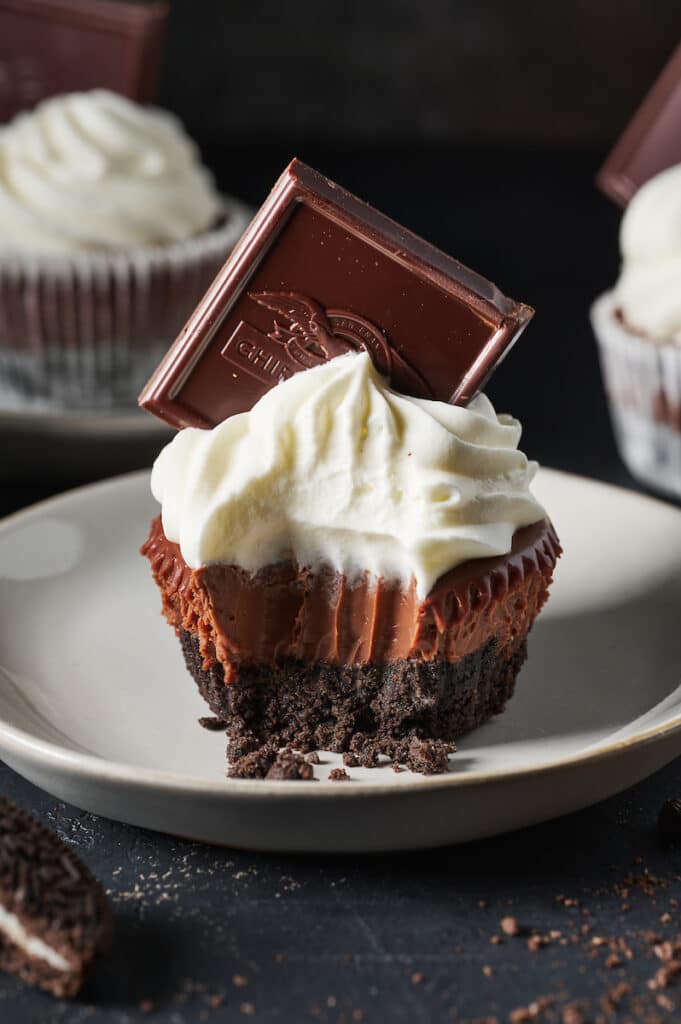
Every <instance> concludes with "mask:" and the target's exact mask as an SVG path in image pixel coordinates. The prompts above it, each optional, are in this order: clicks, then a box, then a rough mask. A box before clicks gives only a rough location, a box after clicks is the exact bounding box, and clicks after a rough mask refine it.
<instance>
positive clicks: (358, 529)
mask: <svg viewBox="0 0 681 1024" xmlns="http://www.w3.org/2000/svg"><path fill="white" fill-rule="evenodd" d="M532 312H533V311H532V310H531V309H530V308H529V307H527V306H525V305H523V304H522V303H517V302H514V301H513V300H512V299H509V298H507V297H506V296H504V295H503V294H502V293H501V292H500V291H499V289H498V288H496V286H495V285H493V284H492V283H491V282H489V281H486V280H485V279H484V278H482V277H480V275H478V274H476V273H475V272H473V271H471V270H469V269H468V268H466V267H464V266H462V265H461V264H460V263H458V262H457V261H456V260H453V259H451V257H449V256H446V255H444V254H443V253H441V252H439V251H438V250H436V249H434V248H433V247H432V246H430V245H429V244H428V243H427V242H424V241H423V240H422V239H419V238H417V237H416V236H414V235H412V234H411V233H410V232H408V231H406V230H405V229H404V228H402V227H400V226H399V225H397V224H395V223H393V222H392V221H390V220H389V219H388V218H387V217H385V216H384V215H382V214H380V213H378V212H377V211H376V210H373V209H372V208H371V207H368V206H367V205H366V204H364V203H362V202H361V201H360V200H358V199H356V198H355V197H354V196H351V195H350V194H349V193H347V192H345V191H344V190H343V189H341V188H339V186H338V185H336V184H335V183H334V182H330V181H329V180H328V179H326V178H324V177H323V176H322V175H319V174H317V172H316V171H313V170H311V169H310V168H308V167H305V165H303V164H301V163H300V162H299V161H293V163H292V164H291V165H290V166H289V167H288V168H287V170H286V171H285V172H284V174H283V175H282V177H281V179H280V180H279V182H278V183H277V184H276V186H275V188H274V189H273V191H272V194H271V195H270V197H269V198H268V200H267V201H266V202H265V204H264V206H263V207H262V209H261V210H260V212H259V213H258V214H257V215H256V217H255V219H254V221H253V223H252V224H251V226H250V228H248V229H247V231H246V232H245V234H244V236H243V238H242V240H241V242H240V243H239V245H238V246H237V248H236V249H235V251H234V253H233V254H232V256H231V257H230V259H229V260H228V261H227V263H226V264H225V266H224V268H223V270H222V271H221V272H220V274H219V275H218V277H217V278H216V280H215V282H214V284H213V286H212V287H211V289H210V290H209V292H208V293H207V295H206V297H205V298H204V300H203V301H202V302H201V303H200V305H199V306H198V308H197V310H196V311H195V313H194V315H193V316H192V318H191V319H190V321H189V323H188V324H187V327H186V328H185V330H184V331H183V333H182V334H181V335H180V337H179V338H178V340H177V341H176V343H175V345H174V346H172V347H171V349H170V350H169V352H168V354H167V355H166V357H165V358H164V360H163V362H162V364H161V365H160V366H159V368H158V370H157V372H156V374H155V375H154V376H153V377H152V379H151V381H150V382H149V383H148V384H147V386H146V388H145V389H144V391H143V393H142V395H141V396H140V404H141V405H143V406H144V407H145V408H147V409H148V410H149V411H151V412H153V413H155V414H156V415H159V416H161V417H162V418H164V419H166V420H167V422H169V423H171V424H172V425H174V426H176V427H181V428H186V429H184V430H181V431H180V434H179V435H177V437H176V438H175V440H174V441H173V442H171V444H170V445H168V446H167V447H166V449H164V451H163V452H162V453H161V455H160V456H159V459H158V460H157V463H156V464H155V467H154V472H153V475H152V489H153V490H154V494H155V495H156V497H157V498H158V500H159V501H160V502H161V504H162V507H163V515H162V517H159V518H157V519H155V520H154V522H153V523H152V526H151V532H150V535H149V538H148V540H147V541H146V543H145V544H144V546H143V548H142V553H143V554H144V555H146V557H147V558H148V559H149V561H150V563H151V568H152V572H153V576H154V579H155V581H156V584H157V585H158V587H159V589H160V591H161V594H162V606H163V613H164V615H165V617H166V619H167V620H168V622H169V624H170V625H171V626H172V627H173V629H174V630H175V632H176V634H177V636H178V638H179V640H180V643H181V645H182V650H183V653H184V658H185V662H186V665H187V668H188V670H189V672H190V673H191V675H192V676H193V678H194V680H195V681H196V684H197V686H198V688H199V691H200V693H201V694H202V696H203V697H204V699H205V700H206V702H207V704H208V706H209V707H210V710H211V711H212V713H213V714H214V715H215V716H216V717H217V719H218V720H220V721H221V722H224V723H225V726H226V731H227V735H228V737H229V741H230V743H229V756H230V758H231V760H232V774H234V775H236V776H237V777H244V776H259V777H264V776H266V775H268V773H269V775H268V777H270V778H275V777H279V778H283V777H286V778H305V777H309V775H310V774H311V773H310V772H307V771H305V770H301V765H300V764H298V763H297V762H295V761H292V760H291V755H290V754H289V755H287V758H288V760H287V762H286V766H285V768H280V767H274V768H273V765H274V762H275V759H276V757H277V753H278V751H279V750H280V748H287V749H290V750H292V751H302V752H306V751H312V750H315V749H316V748H322V749H327V750H332V751H336V752H344V753H346V754H349V755H352V756H351V757H350V758H349V759H348V761H347V763H348V764H355V765H356V764H359V765H362V766H374V765H376V764H378V763H379V755H386V756H387V757H389V758H391V759H392V760H393V761H394V762H397V763H402V764H406V765H408V766H409V767H410V768H412V770H415V771H421V772H441V771H445V770H446V768H447V756H448V753H449V752H451V751H452V750H453V749H454V741H455V739H456V738H457V737H458V736H461V735H462V734H463V733H466V732H468V731H469V730H471V729H474V728H476V727H477V726H479V725H481V724H482V723H483V722H485V721H487V720H488V719H489V718H490V717H491V716H492V715H494V714H495V713H498V712H499V711H501V710H502V709H503V708H504V705H505V703H506V701H507V700H508V699H509V698H510V696H511V695H512V693H513V689H514V686H515V682H516V677H517V675H518V672H519V670H520V667H521V665H522V664H523V662H524V660H525V657H526V653H527V635H528V632H529V630H530V628H531V626H532V623H533V622H534V620H535V618H536V616H537V614H538V613H539V611H540V609H541V607H542V605H543V604H544V602H545V601H546V598H547V593H548V587H549V584H550V582H551V576H552V572H553V568H554V565H555V563H556V559H557V558H558V555H559V553H560V545H559V543H558V539H557V537H556V534H555V532H554V530H553V527H552V526H551V523H550V522H549V520H548V519H547V518H546V515H545V513H544V510H543V509H542V508H541V506H540V505H539V504H538V503H537V502H536V501H535V499H534V498H533V497H532V495H531V492H530V490H529V484H530V482H531V480H532V477H533V475H534V466H533V464H532V463H528V461H527V459H526V458H525V456H524V455H523V454H522V453H521V452H520V451H519V450H518V449H517V445H518V441H519V438H520V426H519V424H517V423H516V421H513V420H511V419H510V417H499V416H497V415H496V413H495V412H494V409H493V408H492V406H491V405H490V403H489V402H488V401H487V399H485V398H484V396H481V395H479V391H480V388H481V387H482V386H483V385H484V383H485V381H486V380H487V379H488V377H489V375H490V374H491V372H492V371H493V369H494V367H495V366H496V365H497V364H498V362H499V361H500V359H502V358H503V357H504V355H505V354H506V352H507V351H508V350H509V348H510V347H511V346H512V344H513V343H514V342H515V340H516V339H517V337H518V336H519V334H520V333H521V332H522V330H523V329H524V327H525V326H526V324H527V323H528V322H529V320H530V318H531V316H532ZM457 407H458V408H457ZM307 767H308V765H307V764H305V768H307Z"/></svg>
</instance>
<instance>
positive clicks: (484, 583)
mask: <svg viewBox="0 0 681 1024" xmlns="http://www.w3.org/2000/svg"><path fill="white" fill-rule="evenodd" d="M142 553H143V554H145V555H146V556H147V557H148V558H149V561H150V563H151V567H152V571H153V574H154V579H155V580H156V583H157V584H158V586H159V589H160V590H161V593H162V600H163V613H164V615H165V617H166V618H167V620H168V622H169V623H170V624H171V625H172V626H173V627H174V629H175V631H176V632H177V633H178V634H179V633H180V631H181V630H186V631H187V632H189V633H192V634H195V635H196V636H197V637H198V641H199V645H200V650H201V655H202V658H203V664H202V668H203V669H204V670H205V671H209V670H210V669H211V668H212V667H213V666H214V665H215V663H216V662H219V663H220V664H221V665H222V667H223V669H224V671H225V681H226V683H228V684H229V683H232V682H235V681H236V680H237V679H238V678H239V673H240V672H241V669H242V666H245V665H249V664H255V665H260V664H268V665H275V664H279V663H281V662H282V661H283V660H285V659H293V660H294V661H299V662H302V663H306V664H309V663H312V664H316V663H324V664H331V665H357V664H364V665H366V664H373V665H376V664H378V665H385V664H388V663H390V662H396V661H404V660H409V659H412V658H416V659H423V660H426V661H430V660H444V661H457V660H459V659H460V658H463V657H465V656H466V655H467V654H471V653H472V652H474V651H477V650H478V648H480V647H481V646H483V645H484V644H485V643H486V642H487V641H488V640H490V639H491V638H494V639H495V640H496V641H497V642H498V644H499V645H500V646H501V647H502V648H505V647H508V646H509V645H512V644H513V643H514V641H515V639H516V637H517V636H518V635H520V634H522V633H524V632H526V631H527V629H528V628H529V623H531V622H532V620H533V619H534V618H535V616H536V615H537V613H538V611H539V609H540V608H541V606H542V605H543V603H544V601H545V600H546V597H547V592H548V585H549V583H550V581H551V575H552V573H553V568H554V565H555V563H556V560H557V558H558V555H559V553H560V545H559V542H558V539H557V537H556V534H555V532H554V530H553V527H552V526H551V524H550V523H549V522H548V521H547V520H541V521H540V522H538V523H534V524H533V525H532V526H527V527H525V528H524V529H521V530H517V531H516V533H515V536H514V538H513V547H512V550H511V551H510V552H509V554H507V555H502V556H499V557H495V558H480V559H472V560H470V561H468V562H464V563H463V564H462V565H459V566H457V568H455V569H453V570H451V572H448V573H446V574H445V575H444V576H441V577H440V579H439V580H438V581H437V583H436V584H435V586H434V587H433V589H432V590H431V592H430V593H429V594H428V596H427V597H426V598H425V599H424V600H421V599H420V598H419V597H418V595H417V593H416V589H415V585H412V586H411V587H409V588H408V589H406V590H403V589H402V588H401V587H400V585H399V583H395V582H387V581H385V580H378V581H371V580H369V579H368V578H367V577H366V576H363V577H360V578H359V579H358V580H355V581H349V580H347V579H346V578H345V577H344V576H341V575H339V574H338V573H336V572H334V571H333V570H332V569H322V570H318V571H315V572H312V571H311V570H308V569H304V568H300V567H298V566H297V565H295V564H294V563H292V562H282V563H279V564H276V565H271V566H268V567H267V568H265V569H263V570H261V571H260V572H257V573H247V572H246V571H245V570H243V569H241V568H239V567H238V566H233V565H213V566H205V567H203V568H201V569H195V570H194V569H190V568H189V567H188V566H187V564H186V562H185V561H184V559H183V558H182V555H181V553H180V549H179V547H178V545H177V544H174V543H172V542H171V541H169V540H168V539H167V538H166V536H165V534H164V533H163V528H162V526H161V520H160V518H157V519H155V520H154V521H153V523H152V524H151V532H150V535H149V539H148V540H147V542H146V543H145V544H144V546H143V547H142Z"/></svg>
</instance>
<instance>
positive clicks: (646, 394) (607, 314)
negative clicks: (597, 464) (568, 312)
mask: <svg viewBox="0 0 681 1024" xmlns="http://www.w3.org/2000/svg"><path fill="white" fill-rule="evenodd" d="M591 322H592V325H593V329H594V333H595V335H596V339H597V341H598V346H599V354H600V361H601V369H602V371H603V379H604V382H605V389H606V393H607V396H608V403H609V406H610V415H611V419H612V424H613V429H614V432H615V439H616V441H617V446H618V448H619V451H620V454H621V456H622V459H623V460H624V462H625V464H626V465H627V467H628V468H629V470H630V471H631V473H632V474H633V475H634V476H636V477H637V478H638V479H640V480H641V481H643V482H644V483H645V484H647V485H649V486H650V487H653V488H655V489H656V490H661V491H664V492H666V493H667V494H673V495H675V496H676V497H681V347H679V346H678V345H675V344H672V343H669V344H664V343H660V342H658V341H655V340H654V339H651V338H646V337H644V336H643V335H640V334H635V333H634V332H633V331H631V330H629V329H628V328H627V327H626V325H625V324H624V323H623V322H622V320H621V319H620V317H619V314H618V310H617V303H616V301H615V298H614V295H613V293H612V292H606V293H605V294H604V295H602V296H601V297H600V298H599V299H597V300H596V302H595V303H594V305H593V306H592V309H591Z"/></svg>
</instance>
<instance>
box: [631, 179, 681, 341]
mask: <svg viewBox="0 0 681 1024" xmlns="http://www.w3.org/2000/svg"><path fill="white" fill-rule="evenodd" d="M620 247H621V250H622V272H621V274H620V278H619V280H618V282H617V285H616V287H615V298H616V300H617V305H618V307H619V308H620V309H621V311H622V314H623V316H624V319H625V321H626V323H627V325H628V326H629V327H631V328H633V329H634V330H639V331H641V332H642V333H644V334H647V335H649V336H650V337H651V338H653V339H655V340H658V341H667V342H669V341H671V342H676V343H677V344H681V164H679V165H677V166H676V167H670V168H669V169H668V170H666V171H662V173H661V174H658V175H656V177H654V178H652V179H651V180H650V181H648V182H646V184H645V185H643V186H642V187H641V188H640V189H639V190H638V192H636V194H635V195H634V197H633V199H632V200H631V202H630V203H629V205H628V207H627V209H626V212H625V214H624V217H623V219H622V226H621V229H620Z"/></svg>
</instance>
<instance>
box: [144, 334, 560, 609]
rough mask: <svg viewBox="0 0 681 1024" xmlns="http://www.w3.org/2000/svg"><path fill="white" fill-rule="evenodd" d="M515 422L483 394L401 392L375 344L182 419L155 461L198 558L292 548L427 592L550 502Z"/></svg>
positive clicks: (282, 555)
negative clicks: (543, 497) (245, 399)
mask: <svg viewBox="0 0 681 1024" xmlns="http://www.w3.org/2000/svg"><path fill="white" fill-rule="evenodd" d="M520 432H521V428H520V424H519V423H518V422H517V420H514V419H512V418H511V417H509V416H497V415H496V413H495V412H494V409H493V407H492V405H491V403H490V402H489V400H488V399H487V398H486V397H485V396H484V395H479V396H478V397H477V398H475V399H474V400H473V401H472V402H471V404H470V405H469V406H468V407H467V408H465V409H463V408H458V407H456V406H452V405H447V404H446V403H444V402H432V401H427V400H424V399H418V398H409V397H406V396H404V395H399V394H397V393H396V392H394V391H392V390H391V389H390V387H389V386H388V384H387V382H386V381H385V380H384V379H383V377H381V376H380V374H379V373H378V372H377V371H376V369H375V368H374V365H373V363H372V362H371V359H370V357H369V356H368V355H367V354H366V353H360V354H349V355H344V356H339V357H338V358H337V359H333V360H331V361H330V362H328V363H325V364H324V365H322V366H318V367H315V368H314V369H310V370H305V371H302V372H301V373H298V374H296V375H295V376H293V377H291V378H290V379H289V380H287V381H284V382H283V383H281V384H278V385H277V386H276V387H275V388H273V389H272V390H271V391H269V392H267V394H265V395H264V396H263V397H262V398H261V399H260V400H259V402H258V403H257V404H256V405H255V406H253V408H252V409H251V410H250V412H247V413H240V414H239V415H236V416H232V417H230V418H229V419H227V420H225V421H224V422H223V423H220V424H219V425H218V426H216V427H214V428H213V429H212V430H199V429H196V428H187V429H185V430H182V431H180V432H179V433H178V434H177V435H176V436H175V438H174V439H173V440H172V441H171V442H170V444H168V445H166V447H165V448H164V449H163V451H162V452H161V454H160V455H159V457H158V459H157V460H156V462H155V464H154V468H153V471H152V476H151V488H152V491H153V493H154V496H155V497H156V499H157V500H158V501H159V502H160V503H161V505H162V512H163V529H164V532H165V534H166V536H167V537H168V539H169V540H171V541H174V542H176V543H178V544H179V545H180V550H181V552H182V556H183V558H184V560H185V561H186V562H187V564H188V565H189V566H191V567H192V568H195V569H196V568H199V567H200V566H203V565H208V564H212V563H223V564H234V565H239V566H242V567H243V568H244V569H246V570H248V571H256V570H258V569H260V568H262V567H263V566H265V565H268V564H270V563H276V562H278V561H282V560H286V559H292V560H295V561H296V562H297V563H298V565H300V566H306V567H310V568H312V569H314V568H315V567H318V566H320V565H330V566H331V567H333V568H334V569H336V571H338V572H340V573H343V574H345V575H346V576H347V577H349V578H353V577H354V578H357V577H358V576H360V575H361V574H363V573H365V572H366V573H369V574H370V575H371V576H373V577H382V578H383V579H390V580H398V581H400V582H401V583H402V584H403V585H404V587H405V588H406V587H408V586H410V585H411V583H412V580H413V579H415V580H416V586H417V591H418V593H419V596H421V597H425V596H426V595H427V593H428V591H429V590H430V589H431V587H432V586H433V584H434V583H435V581H436V580H437V579H438V577H439V576H441V575H442V574H443V573H445V572H447V571H448V570H449V569H452V568H454V566H456V565H458V564H459V563H461V562H464V561H466V560H467V559H469V558H484V557H487V556H491V555H502V554H506V553H507V552H508V551H510V549H511V543H512V538H513V534H514V532H515V530H517V529H518V528H519V527H522V526H528V525H529V524H530V523H534V522H537V521H538V520H540V519H542V518H543V516H544V511H543V509H542V507H541V505H539V503H538V502H537V501H536V500H535V498H534V497H533V496H532V494H531V493H530V489H529V488H530V483H531V481H532V478H533V477H534V474H535V472H536V464H535V463H533V462H528V460H527V458H526V457H525V455H523V453H522V452H521V451H519V450H518V442H519V440H520Z"/></svg>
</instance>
